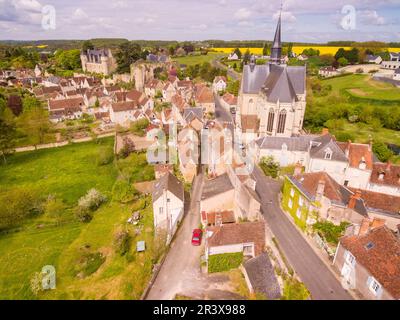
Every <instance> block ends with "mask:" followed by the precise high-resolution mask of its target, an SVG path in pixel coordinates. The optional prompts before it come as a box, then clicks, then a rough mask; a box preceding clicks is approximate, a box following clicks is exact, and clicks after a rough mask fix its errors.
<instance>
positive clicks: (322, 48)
mask: <svg viewBox="0 0 400 320" xmlns="http://www.w3.org/2000/svg"><path fill="white" fill-rule="evenodd" d="M309 48H313V49H317V50H319V51H320V54H332V55H335V53H336V52H337V51H338V50H339V49H340V48H344V49H345V50H350V49H351V48H350V47H327V46H294V47H293V52H294V53H295V54H301V53H302V52H303V51H304V49H309ZM234 49H235V48H214V50H215V51H218V52H223V53H226V54H229V53H231V52H232V51H233V50H234ZM247 49H249V50H250V52H251V53H253V54H256V55H261V54H262V51H263V49H262V48H240V51H241V52H242V53H245V52H246V50H247ZM388 50H389V51H391V52H400V48H389V49H388Z"/></svg>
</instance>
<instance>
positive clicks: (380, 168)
mask: <svg viewBox="0 0 400 320" xmlns="http://www.w3.org/2000/svg"><path fill="white" fill-rule="evenodd" d="M367 190H370V191H375V192H380V193H385V194H389V195H394V196H398V195H400V165H394V164H392V163H390V162H388V163H379V162H378V163H374V164H373V167H372V173H371V178H370V180H369V183H368V186H367Z"/></svg>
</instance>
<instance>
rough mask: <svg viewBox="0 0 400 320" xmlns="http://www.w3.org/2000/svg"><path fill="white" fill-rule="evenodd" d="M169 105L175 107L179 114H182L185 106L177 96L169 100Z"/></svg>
mask: <svg viewBox="0 0 400 320" xmlns="http://www.w3.org/2000/svg"><path fill="white" fill-rule="evenodd" d="M171 103H172V104H173V105H175V106H176V107H177V108H178V109H179V111H181V112H183V110H184V108H185V106H186V105H187V103H186V101H185V100H184V99H183V98H182V96H181V95H179V94H176V95H174V96H173V97H172V98H171Z"/></svg>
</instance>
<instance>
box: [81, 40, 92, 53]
mask: <svg viewBox="0 0 400 320" xmlns="http://www.w3.org/2000/svg"><path fill="white" fill-rule="evenodd" d="M93 49H94V45H93V43H92V42H91V41H90V40H86V41H84V42H83V44H82V51H84V52H86V51H88V50H93Z"/></svg>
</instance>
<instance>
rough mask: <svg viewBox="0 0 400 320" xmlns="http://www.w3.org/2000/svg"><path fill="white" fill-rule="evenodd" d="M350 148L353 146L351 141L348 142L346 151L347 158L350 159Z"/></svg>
mask: <svg viewBox="0 0 400 320" xmlns="http://www.w3.org/2000/svg"><path fill="white" fill-rule="evenodd" d="M350 146H351V140H349V141H347V145H346V150H345V151H344V153H345V155H346V157H347V158H348V157H349V154H350Z"/></svg>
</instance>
